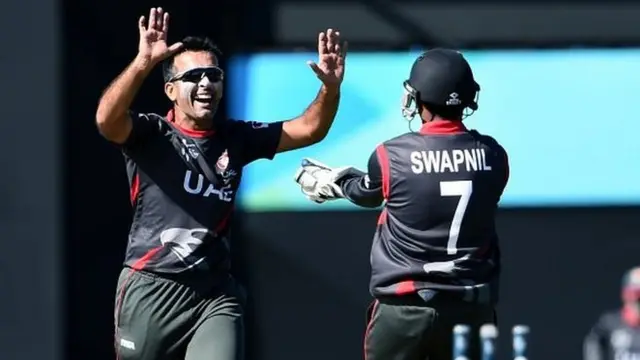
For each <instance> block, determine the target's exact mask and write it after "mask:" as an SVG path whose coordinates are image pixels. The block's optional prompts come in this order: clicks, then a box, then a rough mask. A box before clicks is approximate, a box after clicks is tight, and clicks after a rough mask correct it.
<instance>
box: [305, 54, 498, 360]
mask: <svg viewBox="0 0 640 360" xmlns="http://www.w3.org/2000/svg"><path fill="white" fill-rule="evenodd" d="M404 88H405V95H404V102H403V106H402V113H403V115H404V116H405V117H406V118H407V119H408V120H409V121H411V119H413V118H414V117H415V116H416V115H418V116H419V117H420V119H421V122H422V127H421V128H420V130H419V131H417V132H409V133H407V134H404V135H400V136H398V137H395V138H393V139H391V140H388V141H385V142H384V143H382V144H381V145H379V146H378V147H377V148H376V149H375V151H373V153H372V154H371V157H370V158H369V162H368V171H367V172H366V173H364V172H362V171H359V170H357V169H354V168H352V167H341V168H335V169H332V168H329V167H328V166H326V165H324V164H321V163H319V162H318V161H315V160H312V159H305V160H303V164H302V167H301V168H300V169H299V170H298V172H297V174H296V177H295V179H296V181H297V182H298V183H299V184H300V185H301V187H302V191H303V192H304V193H305V194H306V195H307V196H308V197H309V198H310V199H311V200H313V201H316V202H320V203H322V202H325V201H329V200H335V199H341V198H343V199H347V200H349V201H351V202H352V203H354V204H356V205H359V206H362V207H368V208H372V207H377V206H379V205H381V204H382V203H384V208H383V210H382V213H381V215H380V217H379V219H378V224H377V228H376V232H375V235H374V239H373V244H372V248H371V267H372V270H371V281H370V292H371V294H372V295H373V297H374V298H375V301H374V302H373V304H372V306H371V307H370V309H369V314H368V317H369V324H368V327H367V331H366V335H365V358H366V359H367V360H413V359H415V360H424V359H427V358H428V359H429V360H451V358H452V329H453V327H454V326H455V324H467V325H470V326H471V327H472V329H473V331H474V332H475V333H476V334H477V331H478V330H479V328H480V326H481V325H483V324H490V323H495V322H496V313H495V309H494V305H495V304H496V301H497V299H498V297H497V293H498V276H499V272H500V251H499V248H498V235H497V233H496V226H495V222H494V218H495V215H496V210H497V208H498V201H499V200H500V197H501V195H502V192H503V190H504V188H505V186H506V184H507V180H508V177H509V166H508V161H507V154H506V152H505V150H504V149H503V148H502V146H500V144H499V143H498V142H497V141H496V140H494V139H493V138H491V137H489V136H486V135H482V134H480V133H478V132H477V131H475V130H469V129H467V128H466V127H465V125H464V124H463V122H462V120H463V119H464V117H465V113H466V112H468V111H469V110H470V111H474V110H476V109H477V108H478V104H477V102H476V99H477V95H478V92H479V90H480V86H479V85H478V84H477V83H476V81H475V80H474V76H473V73H472V71H471V68H470V66H469V64H468V63H467V61H466V60H465V58H464V57H463V56H462V54H460V53H459V52H457V51H453V50H448V49H433V50H429V51H427V52H425V53H423V54H422V55H420V56H419V57H418V58H417V60H416V61H415V62H414V64H413V67H412V68H411V73H410V76H409V79H408V80H407V81H405V82H404ZM474 335H475V334H474ZM472 339H473V340H474V341H473V342H472V343H471V344H470V351H471V358H472V359H476V358H478V357H479V344H478V342H477V336H473V337H472Z"/></svg>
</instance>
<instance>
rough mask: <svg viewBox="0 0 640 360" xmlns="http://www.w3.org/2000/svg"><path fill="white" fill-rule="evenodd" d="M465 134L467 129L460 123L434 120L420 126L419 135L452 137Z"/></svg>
mask: <svg viewBox="0 0 640 360" xmlns="http://www.w3.org/2000/svg"><path fill="white" fill-rule="evenodd" d="M464 132H467V128H466V127H465V126H464V124H462V121H456V120H434V121H429V122H426V123H424V124H422V127H421V128H420V134H422V135H430V134H436V135H437V134H439V135H453V134H461V133H464Z"/></svg>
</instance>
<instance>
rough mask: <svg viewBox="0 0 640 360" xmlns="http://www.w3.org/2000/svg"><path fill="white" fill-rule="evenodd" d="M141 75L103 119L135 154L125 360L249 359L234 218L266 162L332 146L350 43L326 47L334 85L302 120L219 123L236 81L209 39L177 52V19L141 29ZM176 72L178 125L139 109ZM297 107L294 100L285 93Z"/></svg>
mask: <svg viewBox="0 0 640 360" xmlns="http://www.w3.org/2000/svg"><path fill="white" fill-rule="evenodd" d="M138 29H139V32H140V43H139V49H138V54H137V56H136V57H135V59H134V60H133V61H132V62H131V64H130V65H129V66H128V67H127V68H126V69H125V70H124V71H123V72H122V73H121V74H120V75H119V76H118V77H117V78H116V79H115V80H114V81H113V82H112V83H111V85H109V87H108V88H107V90H106V91H105V92H104V95H103V96H102V98H101V99H100V103H99V105H98V109H97V113H96V121H97V126H98V129H99V131H100V133H101V134H102V135H103V136H104V137H105V138H106V139H107V140H109V141H110V142H112V143H114V144H116V145H117V146H118V147H119V148H120V149H121V150H122V152H123V154H124V157H125V160H126V169H127V173H128V176H129V181H130V185H131V202H132V204H133V208H134V216H133V223H132V225H131V230H130V233H129V242H128V246H127V252H126V256H125V263H124V269H123V270H122V273H121V274H120V278H119V280H118V287H117V295H116V305H115V329H116V348H117V353H118V358H119V359H123V360H127V359H131V360H163V359H172V360H173V359H187V360H237V359H242V358H243V319H242V314H243V296H242V292H241V290H240V287H239V284H237V283H236V281H234V279H233V278H232V277H231V276H230V274H229V268H230V264H229V257H230V253H229V251H230V245H231V244H230V242H231V240H230V238H229V219H230V217H231V216H232V212H233V206H234V201H235V199H236V192H237V190H238V187H239V185H240V178H241V176H242V169H243V167H244V166H245V165H247V164H249V163H251V162H252V161H254V160H257V159H261V158H266V159H271V158H273V157H274V155H275V154H276V153H280V152H284V151H288V150H293V149H298V148H302V147H306V146H309V145H311V144H314V143H317V142H318V141H320V140H322V139H323V138H324V137H325V136H326V134H327V132H328V131H329V128H330V127H331V124H332V122H333V119H334V117H335V115H336V111H337V109H338V101H339V98H340V84H341V83H342V79H343V76H344V71H345V55H346V43H343V42H342V41H341V40H340V33H339V32H338V31H334V30H332V29H329V30H327V31H326V32H321V33H320V34H319V37H318V56H319V61H318V63H317V64H316V63H314V62H309V66H310V67H311V69H312V70H313V71H314V73H315V74H316V76H317V77H318V78H319V79H320V80H321V82H322V85H321V87H320V91H319V92H318V95H317V97H316V98H315V100H314V101H313V102H312V103H311V104H310V105H309V107H308V108H307V109H306V110H305V111H304V113H303V114H302V115H300V116H299V117H297V118H295V119H292V120H289V121H280V122H274V123H269V124H265V123H260V122H249V121H238V120H230V119H223V118H220V117H216V116H215V114H216V109H217V107H218V103H219V102H220V99H221V98H222V92H223V91H222V90H223V79H224V71H223V70H222V69H221V68H220V67H219V66H218V56H219V55H220V53H219V51H218V49H217V48H216V47H215V45H214V44H213V43H212V42H211V41H210V40H208V39H204V38H195V37H187V38H185V39H184V40H183V41H182V42H180V43H176V44H173V45H168V44H167V31H168V29H169V14H168V13H167V12H165V11H163V9H161V8H153V9H151V10H150V12H149V16H148V18H145V17H141V18H140V20H139V23H138ZM162 61H164V66H163V74H164V92H165V94H166V96H167V97H168V98H169V100H171V101H172V103H173V108H172V109H171V110H170V111H169V112H168V113H167V114H166V115H158V114H154V113H138V112H134V111H131V110H130V106H131V103H132V101H133V99H134V97H135V95H136V93H137V91H138V89H139V88H140V86H141V85H142V83H143V81H144V80H145V78H146V77H147V76H148V75H149V73H150V72H151V71H152V69H153V68H155V67H156V66H157V65H158V64H160V63H161V62H162ZM283 96H286V94H283Z"/></svg>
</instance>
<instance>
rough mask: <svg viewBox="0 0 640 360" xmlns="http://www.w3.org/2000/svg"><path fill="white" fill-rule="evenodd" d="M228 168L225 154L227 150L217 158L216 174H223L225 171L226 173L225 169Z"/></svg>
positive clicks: (227, 158) (227, 157)
mask: <svg viewBox="0 0 640 360" xmlns="http://www.w3.org/2000/svg"><path fill="white" fill-rule="evenodd" d="M228 167H229V154H228V153H227V150H225V151H224V152H223V153H222V155H220V157H219V158H218V161H217V162H216V170H217V171H218V174H224V172H225V171H227V168H228Z"/></svg>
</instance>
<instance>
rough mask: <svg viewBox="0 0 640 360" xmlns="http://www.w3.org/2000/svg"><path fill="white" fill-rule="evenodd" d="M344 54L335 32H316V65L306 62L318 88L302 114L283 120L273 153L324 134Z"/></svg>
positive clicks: (335, 106) (334, 103)
mask: <svg viewBox="0 0 640 360" xmlns="http://www.w3.org/2000/svg"><path fill="white" fill-rule="evenodd" d="M346 56H347V43H346V42H342V41H341V40H340V32H339V31H334V30H333V29H328V30H327V31H326V33H325V32H321V33H320V34H318V64H316V63H314V62H312V61H310V62H308V65H309V67H311V70H313V72H314V73H315V74H316V76H317V77H318V79H320V81H322V87H320V91H319V92H318V95H317V96H316V98H315V100H314V101H313V102H312V103H311V105H309V107H308V108H307V110H306V111H305V112H304V113H303V114H302V115H300V116H299V117H297V118H295V119H293V120H289V121H285V122H284V123H283V125H282V133H281V136H280V142H279V144H278V148H277V152H279V153H280V152H284V151H289V150H294V149H299V148H303V147H306V146H309V145H313V144H315V143H317V142H319V141H321V140H322V139H324V138H325V136H327V134H328V133H329V128H331V124H332V123H333V119H334V118H335V117H336V113H337V112H338V104H339V102H340V85H341V84H342V79H343V77H344V69H345V58H346Z"/></svg>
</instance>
